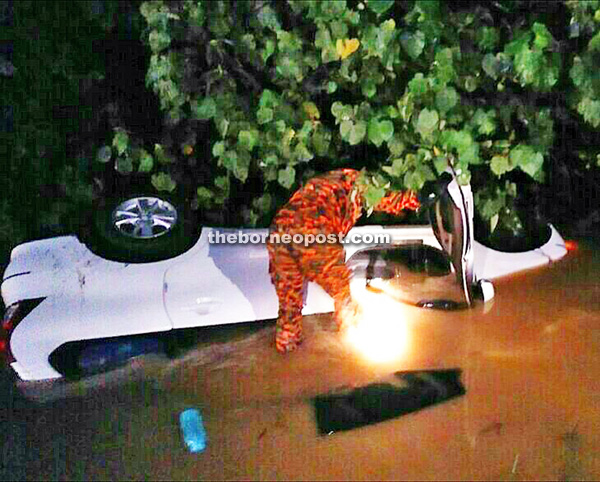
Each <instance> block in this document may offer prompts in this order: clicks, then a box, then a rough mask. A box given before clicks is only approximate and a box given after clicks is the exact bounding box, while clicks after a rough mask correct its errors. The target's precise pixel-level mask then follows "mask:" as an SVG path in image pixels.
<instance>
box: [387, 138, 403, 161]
mask: <svg viewBox="0 0 600 482" xmlns="http://www.w3.org/2000/svg"><path fill="white" fill-rule="evenodd" d="M387 144H388V148H389V150H390V153H391V154H392V156H394V157H399V156H401V155H402V153H403V152H404V149H405V148H406V146H405V145H404V142H403V141H402V139H401V137H400V136H398V135H395V136H393V137H392V138H391V139H389V140H388V141H387Z"/></svg>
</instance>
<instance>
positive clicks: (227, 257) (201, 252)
mask: <svg viewBox="0 0 600 482" xmlns="http://www.w3.org/2000/svg"><path fill="white" fill-rule="evenodd" d="M211 233H212V234H211ZM240 233H243V234H245V235H247V236H248V238H246V239H247V242H241V241H240V237H241V236H240ZM267 233H268V230H266V229H245V230H239V229H224V228H203V230H202V234H201V237H200V240H199V241H198V243H197V244H196V246H195V247H194V248H193V249H192V251H191V252H190V253H188V255H186V256H184V257H183V258H182V260H181V262H179V263H177V264H175V265H173V266H171V267H170V268H169V269H168V270H167V271H166V274H165V280H164V299H165V307H166V310H167V313H168V315H169V317H170V318H171V321H172V323H173V327H174V328H187V327H194V326H210V325H220V324H227V323H240V322H246V321H257V320H267V319H273V318H277V312H278V307H279V303H278V300H277V295H276V293H275V289H274V287H273V285H272V283H271V278H270V276H269V255H268V251H267V248H266V244H265V243H264V242H262V241H260V242H250V241H251V240H254V241H256V240H259V239H260V240H263V239H266V235H267ZM217 234H222V235H224V237H225V239H226V238H227V235H234V236H236V237H237V239H238V242H233V243H228V242H220V243H215V242H211V240H214V239H217V236H216V235H217ZM328 311H333V301H332V300H331V298H330V297H329V296H328V295H327V294H326V293H325V292H324V291H323V290H322V289H321V288H320V287H319V286H318V285H315V284H314V283H309V286H308V290H307V296H306V304H305V307H304V310H303V313H304V314H313V313H322V312H328Z"/></svg>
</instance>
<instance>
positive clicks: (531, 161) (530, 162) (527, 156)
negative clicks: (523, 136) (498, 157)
mask: <svg viewBox="0 0 600 482" xmlns="http://www.w3.org/2000/svg"><path fill="white" fill-rule="evenodd" d="M509 157H510V161H511V162H512V163H513V165H515V166H518V167H519V168H520V169H521V170H522V171H523V172H525V173H527V174H529V175H530V176H531V177H535V176H536V175H537V174H538V172H539V171H540V170H541V169H542V166H543V165H544V156H543V155H542V154H541V153H540V152H536V151H535V150H534V149H533V147H531V146H527V145H524V144H520V145H518V146H517V147H515V148H514V149H511V151H510V155H509Z"/></svg>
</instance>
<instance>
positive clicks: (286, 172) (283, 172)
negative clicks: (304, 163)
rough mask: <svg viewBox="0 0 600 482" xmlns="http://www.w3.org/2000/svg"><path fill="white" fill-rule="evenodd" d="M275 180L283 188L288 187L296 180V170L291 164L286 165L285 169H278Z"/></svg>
mask: <svg viewBox="0 0 600 482" xmlns="http://www.w3.org/2000/svg"><path fill="white" fill-rule="evenodd" d="M277 181H278V182H279V184H280V185H281V186H283V187H284V188H286V189H290V188H291V187H292V186H293V185H294V183H295V182H296V170H295V169H294V168H293V167H292V166H287V167H286V168H285V169H279V172H278V174H277Z"/></svg>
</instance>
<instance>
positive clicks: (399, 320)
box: [346, 279, 410, 363]
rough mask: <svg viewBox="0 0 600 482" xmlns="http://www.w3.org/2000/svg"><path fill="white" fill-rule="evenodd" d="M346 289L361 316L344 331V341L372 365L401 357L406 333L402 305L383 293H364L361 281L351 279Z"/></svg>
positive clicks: (406, 328)
mask: <svg viewBox="0 0 600 482" xmlns="http://www.w3.org/2000/svg"><path fill="white" fill-rule="evenodd" d="M372 284H374V283H372ZM350 288H351V291H352V296H353V298H354V299H355V300H356V302H357V303H359V304H360V305H361V307H362V309H363V316H362V318H361V319H360V320H359V321H358V322H357V323H356V325H354V326H350V327H349V328H348V330H347V331H346V341H347V342H348V343H350V344H351V345H352V346H353V347H354V348H355V349H356V350H357V351H358V352H359V353H360V354H361V355H362V356H363V357H365V358H366V359H368V360H370V361H372V362H374V363H389V362H392V361H396V360H398V359H400V358H401V357H403V356H405V355H406V352H407V351H408V348H409V345H410V330H409V323H408V319H407V316H406V314H407V313H406V310H405V309H404V307H403V305H402V304H401V303H399V302H397V301H394V300H392V299H391V298H389V297H388V296H386V295H385V294H383V293H373V292H371V291H368V290H366V288H365V282H364V280H360V279H356V280H353V281H352V283H351V287H350Z"/></svg>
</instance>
